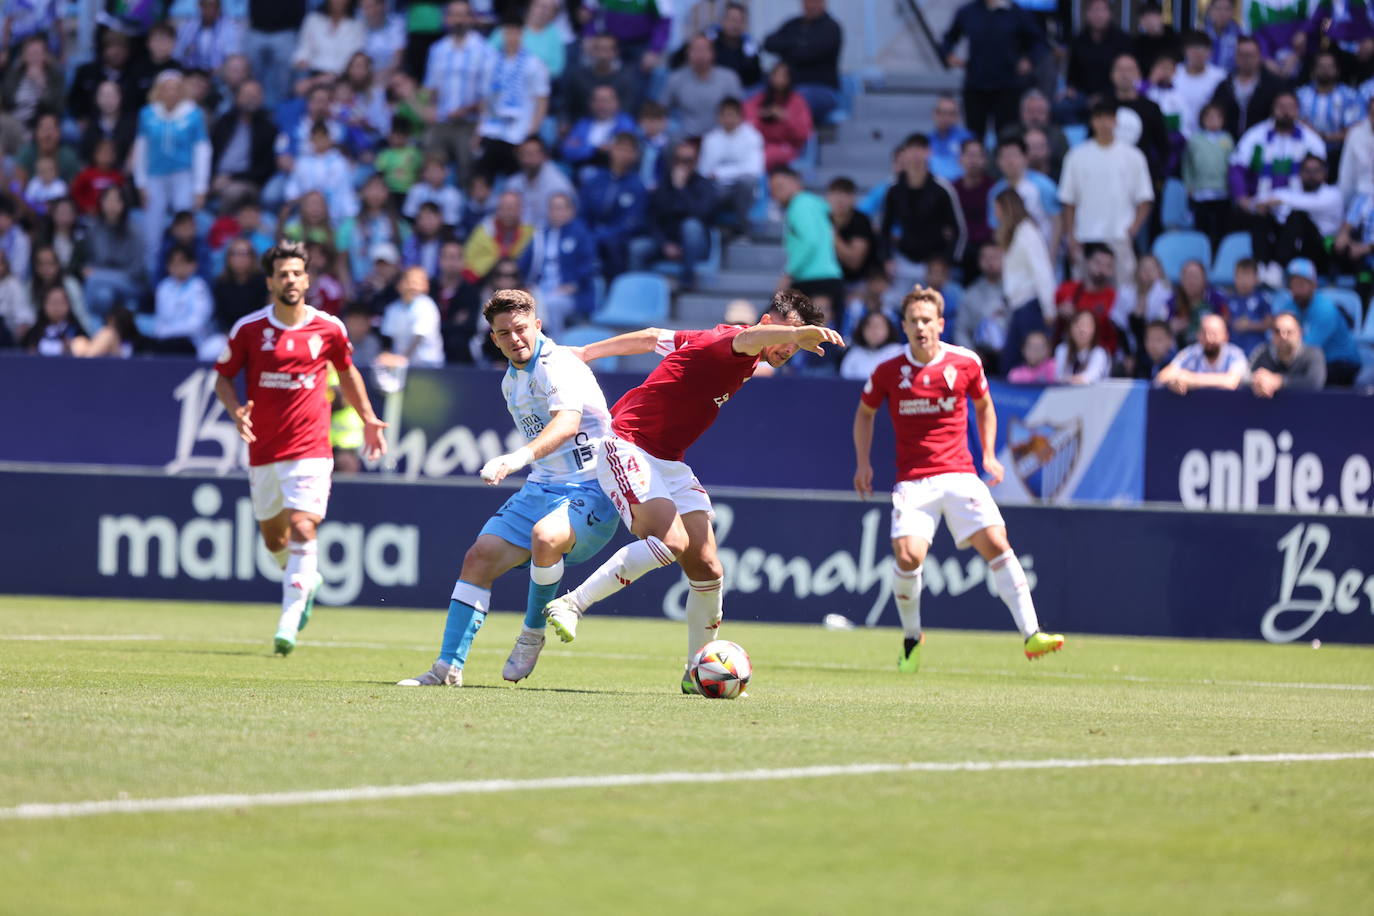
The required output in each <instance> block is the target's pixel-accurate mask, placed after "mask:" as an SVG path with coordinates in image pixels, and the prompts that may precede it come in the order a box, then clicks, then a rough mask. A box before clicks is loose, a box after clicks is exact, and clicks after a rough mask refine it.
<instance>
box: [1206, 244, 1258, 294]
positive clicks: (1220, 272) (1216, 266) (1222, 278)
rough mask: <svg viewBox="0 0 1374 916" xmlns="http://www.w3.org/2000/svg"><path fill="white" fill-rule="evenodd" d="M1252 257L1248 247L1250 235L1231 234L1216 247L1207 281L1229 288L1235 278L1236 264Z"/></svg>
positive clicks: (1252, 254) (1250, 249)
mask: <svg viewBox="0 0 1374 916" xmlns="http://www.w3.org/2000/svg"><path fill="white" fill-rule="evenodd" d="M1250 257H1254V250H1253V249H1252V248H1251V247H1250V233H1248V232H1232V233H1231V234H1230V235H1228V236H1226V237H1225V238H1223V239H1222V240H1221V244H1220V245H1218V246H1217V256H1216V260H1214V261H1213V262H1212V269H1211V270H1210V271H1208V272H1207V279H1209V280H1211V281H1212V283H1214V284H1217V285H1219V286H1230V285H1231V283H1232V281H1234V280H1235V277H1236V262H1237V261H1243V260H1245V259H1246V258H1250Z"/></svg>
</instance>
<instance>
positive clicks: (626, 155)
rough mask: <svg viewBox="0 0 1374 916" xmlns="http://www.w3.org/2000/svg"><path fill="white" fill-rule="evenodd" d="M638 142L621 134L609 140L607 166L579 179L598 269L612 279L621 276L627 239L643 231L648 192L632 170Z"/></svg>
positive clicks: (624, 263) (582, 201)
mask: <svg viewBox="0 0 1374 916" xmlns="http://www.w3.org/2000/svg"><path fill="white" fill-rule="evenodd" d="M638 160H639V140H638V138H636V137H635V135H634V134H633V133H630V132H629V131H623V132H621V133H618V134H616V135H615V137H614V138H613V139H612V140H611V144H610V150H609V157H608V163H607V167H606V168H604V169H594V170H592V171H591V173H590V174H588V175H586V177H584V178H583V180H582V192H581V195H580V199H581V207H580V210H581V213H582V218H583V220H584V221H585V222H586V223H587V227H588V228H589V229H590V230H591V233H592V236H593V237H594V238H595V239H596V244H597V252H598V254H599V257H600V261H601V269H602V271H603V272H604V273H605V275H606V276H607V277H608V278H609V277H614V276H616V275H617V274H621V273H624V272H625V270H626V267H627V263H628V260H627V256H626V252H627V250H628V247H629V244H630V239H632V238H634V237H635V236H637V235H641V234H643V232H644V231H645V228H646V226H645V219H646V213H647V208H648V198H649V192H648V191H646V190H645V189H644V182H643V181H641V180H640V177H639V172H638V170H637V169H636V168H635V166H636V164H637V163H638Z"/></svg>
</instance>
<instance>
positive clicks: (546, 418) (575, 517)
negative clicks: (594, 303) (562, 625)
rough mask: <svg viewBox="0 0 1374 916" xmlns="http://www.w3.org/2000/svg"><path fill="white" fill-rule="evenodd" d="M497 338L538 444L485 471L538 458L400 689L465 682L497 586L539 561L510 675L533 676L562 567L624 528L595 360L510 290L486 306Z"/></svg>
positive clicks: (520, 415) (469, 562)
mask: <svg viewBox="0 0 1374 916" xmlns="http://www.w3.org/2000/svg"><path fill="white" fill-rule="evenodd" d="M482 313H483V314H484V315H485V316H486V319H487V321H488V323H490V324H491V337H492V340H493V341H494V342H495V344H496V346H497V347H499V348H500V350H501V352H502V354H504V355H505V357H506V358H507V359H508V360H510V367H509V368H508V369H507V370H506V377H505V378H504V379H503V380H502V382H501V393H502V394H504V395H505V398H506V405H507V407H508V408H509V409H510V413H511V416H512V417H513V418H514V419H515V424H516V426H517V427H518V428H519V429H520V430H521V431H522V432H523V433H524V434H525V438H527V439H528V440H529V444H527V445H524V446H521V447H520V448H518V449H516V450H515V451H514V452H511V453H510V454H509V455H499V456H497V457H495V458H493V459H492V460H491V461H488V462H487V463H486V465H485V466H484V467H483V468H482V479H483V480H485V481H486V482H487V483H489V484H492V485H493V486H494V485H496V484H498V483H500V482H501V481H502V480H504V479H505V478H506V477H507V476H508V475H510V474H513V473H515V472H516V471H519V470H520V469H521V468H523V467H525V466H526V465H530V466H531V468H532V470H531V471H530V476H529V480H528V481H527V482H526V483H525V485H524V486H523V487H521V488H520V491H519V492H518V493H516V494H515V495H514V496H512V497H511V498H510V499H508V500H506V502H505V504H504V505H503V506H501V508H500V509H499V510H497V512H496V514H495V515H493V516H492V517H491V518H490V519H489V520H488V521H487V523H486V524H485V525H483V526H482V531H481V533H480V534H479V535H478V536H477V540H476V541H474V542H473V545H472V546H471V547H470V548H468V552H467V555H466V556H465V557H464V558H463V569H462V572H461V573H460V574H459V576H458V582H457V584H456V585H455V586H454V587H453V598H452V600H451V601H450V602H449V606H448V622H447V624H446V625H445V626H444V640H443V645H442V647H441V648H440V650H439V657H438V659H436V660H435V662H434V665H433V667H431V668H430V669H429V670H428V671H426V672H425V673H424V674H421V675H420V676H418V677H413V678H406V679H405V680H403V681H399V682H398V685H399V686H401V687H433V686H439V685H446V686H450V687H460V686H462V683H463V663H464V662H465V661H467V656H468V650H469V649H470V648H471V647H472V639H473V637H474V636H475V635H476V634H477V631H478V630H479V629H480V628H481V626H482V621H483V620H484V619H485V618H486V616H487V604H488V602H489V601H490V599H491V585H492V583H493V582H495V581H496V579H497V578H498V577H500V576H501V575H502V574H503V573H505V572H507V571H509V570H511V569H514V568H515V567H517V566H522V565H524V564H526V563H529V564H530V590H529V600H528V603H527V604H526V607H525V624H524V626H523V627H522V628H521V630H520V636H519V637H518V638H517V639H516V641H515V648H514V649H512V650H511V654H510V658H508V659H507V660H506V665H505V668H504V669H503V670H502V672H501V676H502V677H504V678H505V679H506V680H508V681H520V680H521V679H523V678H526V677H529V675H530V672H531V671H533V670H534V666H535V663H536V662H537V661H538V660H539V652H540V650H541V649H543V648H544V605H546V604H548V603H549V602H550V601H552V600H553V598H554V595H555V594H556V593H557V591H558V584H559V582H561V581H562V579H563V564H564V562H565V561H566V562H568V563H580V562H582V561H583V560H586V559H589V558H591V557H593V556H595V555H596V554H597V552H598V551H600V550H601V548H602V547H604V546H605V545H606V542H607V541H609V540H610V539H611V536H612V535H614V534H615V531H616V526H617V523H618V522H619V520H620V516H619V513H617V512H616V510H615V507H614V506H612V505H611V502H610V500H609V499H607V498H606V495H605V494H604V493H603V492H602V491H601V488H600V486H599V485H598V484H597V481H596V461H597V444H598V443H599V442H600V440H601V439H602V438H604V437H605V436H606V435H607V433H609V432H610V427H611V415H610V412H609V411H607V410H606V397H605V395H603V394H602V393H601V387H600V386H599V385H597V383H596V379H595V377H593V375H592V371H591V370H590V369H588V368H587V365H586V363H584V362H583V361H582V360H581V359H579V358H578V357H577V356H576V355H574V353H573V351H570V350H568V349H566V348H564V347H560V346H558V345H557V344H555V343H554V342H553V341H552V340H550V339H549V338H547V337H545V336H544V335H543V334H541V333H540V327H541V325H540V322H539V319H538V318H536V317H535V309H534V298H533V297H532V296H530V294H529V293H527V292H524V291H523V290H501V291H499V292H497V293H496V294H495V295H494V296H492V298H491V300H490V301H488V302H487V304H486V307H485V308H484V309H483V310H482Z"/></svg>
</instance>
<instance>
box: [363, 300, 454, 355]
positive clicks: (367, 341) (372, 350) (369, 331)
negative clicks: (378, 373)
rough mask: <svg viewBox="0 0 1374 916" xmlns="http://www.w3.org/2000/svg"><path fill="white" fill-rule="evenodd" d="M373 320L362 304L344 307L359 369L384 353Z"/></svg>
mask: <svg viewBox="0 0 1374 916" xmlns="http://www.w3.org/2000/svg"><path fill="white" fill-rule="evenodd" d="M372 322H373V315H372V313H371V312H369V311H368V310H367V308H366V307H364V306H362V305H357V304H353V305H350V306H349V307H348V308H346V309H344V313H343V323H344V329H345V330H347V331H348V342H349V344H350V345H351V346H352V347H353V365H355V366H357V367H358V368H359V369H368V368H370V367H372V366H373V365H375V364H376V362H377V357H379V356H381V355H382V341H381V339H380V338H379V337H378V336H377V332H376V329H375V328H373V327H372ZM469 359H471V357H469Z"/></svg>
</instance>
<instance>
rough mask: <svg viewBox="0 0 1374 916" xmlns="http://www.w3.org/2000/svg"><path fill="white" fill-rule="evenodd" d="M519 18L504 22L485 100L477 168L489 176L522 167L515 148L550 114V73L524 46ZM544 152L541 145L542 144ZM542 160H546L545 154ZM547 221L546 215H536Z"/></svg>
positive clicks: (508, 173)
mask: <svg viewBox="0 0 1374 916" xmlns="http://www.w3.org/2000/svg"><path fill="white" fill-rule="evenodd" d="M523 29H524V26H523V24H522V23H521V22H520V20H518V19H508V20H506V21H505V22H503V23H502V24H501V49H502V50H501V53H500V54H499V55H498V56H497V58H496V61H495V62H494V63H493V64H492V70H491V83H490V84H489V86H488V87H487V90H486V92H485V94H484V96H483V98H482V117H481V120H480V121H479V122H478V125H477V134H478V136H480V137H481V138H482V160H481V162H480V164H479V168H480V169H481V170H482V171H483V172H485V173H486V174H487V175H488V176H492V177H495V176H498V175H499V176H503V177H504V176H507V175H511V174H512V173H514V172H515V171H516V170H517V169H521V168H523V166H521V164H520V162H519V160H518V159H517V158H516V148H517V147H519V146H520V145H521V144H523V143H525V142H526V141H527V140H529V139H531V138H532V137H535V136H537V133H538V131H539V128H540V126H541V125H542V124H543V123H544V116H545V115H547V114H548V113H549V93H550V91H551V90H550V84H549V71H548V70H547V69H546V68H545V67H544V64H543V63H542V62H541V61H540V60H539V58H537V57H535V56H534V55H533V54H531V53H530V52H528V51H526V50H525V49H524V47H523V46H522V45H521V36H522V33H523ZM540 148H541V150H543V145H542V141H541V146H540ZM545 153H546V154H545V156H544V158H547V152H546V151H545ZM538 212H539V218H540V219H543V212H544V211H538Z"/></svg>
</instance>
